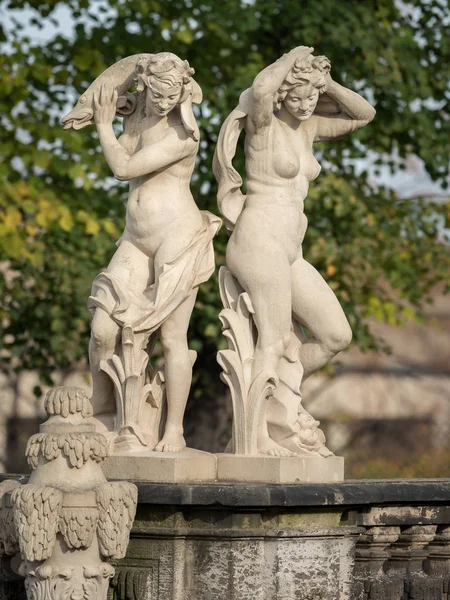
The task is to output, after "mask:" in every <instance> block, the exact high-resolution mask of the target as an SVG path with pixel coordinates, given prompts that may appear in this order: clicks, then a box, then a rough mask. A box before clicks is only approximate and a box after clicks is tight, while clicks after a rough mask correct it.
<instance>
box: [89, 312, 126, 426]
mask: <svg viewBox="0 0 450 600" xmlns="http://www.w3.org/2000/svg"><path fill="white" fill-rule="evenodd" d="M119 340H120V327H119V326H118V325H117V323H115V322H114V321H113V320H112V319H111V317H110V316H109V315H108V313H106V312H105V311H104V310H103V309H101V308H96V309H95V313H94V318H93V319H92V325H91V339H90V342H89V363H90V368H91V373H92V399H91V401H92V405H93V408H94V414H95V415H96V416H97V415H106V414H115V412H116V401H115V396H114V386H113V383H112V381H111V379H110V377H109V375H107V374H106V373H105V372H104V371H102V370H101V369H100V363H101V361H102V360H107V359H109V358H111V357H112V355H113V354H114V353H115V352H116V351H117V347H118V344H119Z"/></svg>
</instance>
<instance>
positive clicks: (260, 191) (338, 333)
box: [63, 46, 375, 456]
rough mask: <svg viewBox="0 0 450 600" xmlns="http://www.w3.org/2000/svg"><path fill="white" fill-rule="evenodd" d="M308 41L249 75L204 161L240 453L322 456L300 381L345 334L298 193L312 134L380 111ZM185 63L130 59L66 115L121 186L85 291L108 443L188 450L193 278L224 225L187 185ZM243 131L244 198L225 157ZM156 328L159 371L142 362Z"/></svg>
mask: <svg viewBox="0 0 450 600" xmlns="http://www.w3.org/2000/svg"><path fill="white" fill-rule="evenodd" d="M312 52H313V48H308V47H304V46H301V47H298V48H295V49H294V50H292V51H291V52H289V53H287V54H285V55H283V56H282V57H281V58H280V59H279V60H277V61H276V62H275V63H274V64H272V65H270V66H269V67H267V68H266V69H264V70H263V71H262V72H261V73H260V74H259V75H258V76H257V77H256V78H255V80H254V82H253V85H252V87H251V88H250V89H248V90H246V91H245V92H243V94H242V95H241V97H240V100H239V104H238V106H237V108H236V109H235V110H233V111H232V113H231V114H230V115H229V116H228V118H227V119H226V121H225V122H224V124H223V126H222V128H221V131H220V134H219V138H218V143H217V148H216V152H215V156H214V162H213V171H214V175H215V177H216V179H217V182H218V186H219V188H218V206H219V210H220V213H221V214H222V216H223V218H224V221H225V224H226V227H227V228H228V229H229V230H230V231H231V237H230V239H229V242H228V246H227V255H226V264H227V266H226V267H222V269H221V271H220V275H219V283H220V291H221V296H222V301H223V304H224V310H223V311H222V313H221V320H222V323H223V327H224V335H225V336H226V337H227V339H228V345H229V348H228V350H224V351H221V352H220V353H219V362H220V364H221V366H222V368H223V378H224V380H225V381H226V382H227V383H228V385H229V386H230V389H231V395H232V400H233V410H234V423H233V437H232V442H231V444H230V448H229V449H230V450H231V451H233V452H234V453H235V454H244V455H256V454H268V455H272V456H293V455H311V454H313V455H319V456H327V455H329V454H331V453H330V452H329V451H328V450H327V448H326V447H325V444H324V443H325V438H324V436H323V433H322V432H321V430H320V429H319V428H318V422H317V421H315V420H314V419H313V418H312V417H311V415H310V414H309V413H308V412H307V411H306V410H305V409H304V408H303V407H302V403H301V399H302V398H301V393H300V386H301V383H302V381H303V380H304V379H305V378H306V377H308V376H309V375H311V373H314V372H315V371H317V370H318V369H320V368H321V367H323V366H324V365H325V364H327V362H328V361H329V360H330V359H331V358H332V357H333V356H334V355H335V354H336V353H337V352H339V351H340V350H342V349H344V348H345V347H346V346H347V345H348V344H349V342H350V339H351V330H350V327H349V324H348V322H347V319H346V317H345V315H344V312H343V310H342V308H341V306H340V305H339V302H338V301H337V299H336V297H335V295H334V293H333V292H332V291H331V289H330V288H329V286H328V285H327V284H326V282H325V281H324V280H323V279H322V277H321V276H320V275H319V273H318V272H317V271H316V270H315V269H314V268H313V267H312V266H311V265H310V264H309V263H308V262H306V261H305V260H304V258H303V256H302V241H303V237H304V235H305V231H306V227H307V218H306V216H305V214H304V211H303V203H304V199H305V198H306V196H307V193H308V186H309V182H310V181H312V180H313V179H315V178H316V177H317V176H318V175H319V172H320V165H319V164H318V162H317V161H316V159H315V158H314V156H313V153H312V146H313V142H318V141H324V140H335V139H339V138H340V137H342V136H343V135H345V134H347V133H350V132H351V131H354V130H356V129H358V128H360V127H363V126H364V125H366V124H367V123H369V122H370V121H371V120H372V119H373V117H374V115H375V111H374V109H373V108H372V106H371V105H370V104H369V103H368V102H367V101H366V100H364V99H363V98H362V97H361V96H359V95H358V94H356V93H355V92H352V91H350V90H349V89H346V88H344V87H343V86H341V85H339V84H338V83H336V82H335V81H334V80H333V79H332V78H331V75H330V62H329V61H328V59H327V58H325V57H323V56H317V57H316V56H313V54H312ZM193 74H194V70H193V69H192V68H191V67H190V66H189V64H188V62H187V61H183V60H181V59H180V58H178V57H177V56H176V55H174V54H171V53H168V52H163V53H160V54H141V55H136V56H130V57H128V58H125V59H123V60H121V61H119V62H118V63H116V64H115V65H113V66H112V67H110V68H109V69H107V70H106V71H105V72H104V73H103V74H102V75H100V76H99V77H98V78H97V79H96V80H95V81H94V83H93V84H92V85H91V86H90V87H89V88H88V89H87V91H86V92H85V93H84V94H83V95H82V96H81V98H80V99H79V101H78V103H77V105H76V106H75V108H74V109H73V110H72V111H71V112H70V113H69V114H68V115H67V116H66V117H65V118H64V119H63V124H64V126H65V127H66V128H69V127H73V128H74V129H79V128H81V127H84V126H86V125H88V124H91V123H93V122H95V124H96V126H97V130H98V135H99V139H100V142H101V145H102V148H103V152H104V154H105V157H106V160H107V161H108V164H109V166H110V167H111V170H112V171H113V173H114V175H115V177H116V178H117V179H119V180H121V181H129V197H128V203H127V215H126V226H125V230H124V232H123V235H122V237H121V239H120V240H119V241H118V243H117V246H118V248H117V250H116V252H115V254H114V256H113V258H112V260H111V262H110V264H109V265H108V267H107V268H106V269H105V271H104V272H102V273H100V274H99V275H98V276H97V277H96V278H95V280H94V282H93V286H92V294H91V296H90V299H89V306H90V309H91V311H92V312H93V322H92V335H91V343H90V352H89V355H90V364H91V371H92V378H93V395H92V404H93V407H94V413H95V417H96V420H97V421H96V423H97V427H98V430H99V431H103V432H110V435H111V437H112V438H113V440H114V447H115V449H116V451H117V452H118V453H120V452H129V451H130V450H139V449H140V450H145V449H148V450H156V451H160V452H177V451H181V450H183V448H184V447H185V441H184V437H183V415H184V410H185V406H186V401H187V397H188V393H189V389H190V384H191V377H192V365H193V363H194V361H195V353H194V352H193V351H190V350H189V348H188V343H187V329H188V325H189V319H190V316H191V313H192V310H193V307H194V304H195V299H196V294H197V289H198V286H199V285H200V284H201V283H202V282H204V281H206V280H207V279H208V278H209V277H210V276H211V274H212V272H213V270H214V254H213V246H212V239H213V237H214V235H215V234H216V232H217V231H218V229H219V228H220V225H221V220H220V219H219V218H218V217H216V216H214V215H212V214H210V213H208V212H206V211H200V210H199V209H198V208H197V205H196V203H195V201H194V198H193V197H192V194H191V191H190V179H191V176H192V173H193V170H194V168H195V160H196V155H197V151H198V148H199V130H198V126H197V123H196V120H195V115H194V112H193V104H198V103H200V102H201V100H202V93H201V90H200V87H199V86H198V84H197V83H196V81H195V80H194V79H193ZM133 86H134V88H135V91H133V92H131V93H130V91H129V90H130V89H131V88H132V87H133ZM116 115H119V116H122V117H123V134H122V135H121V136H120V138H119V139H117V138H116V135H115V133H114V130H113V126H112V122H113V120H114V117H115V116H116ZM243 129H244V130H245V134H246V137H245V157H246V195H245V196H244V195H243V193H242V192H241V185H242V179H241V177H240V176H239V174H238V173H237V171H236V170H235V169H234V167H233V165H232V159H233V157H234V154H235V150H236V145H237V142H238V138H239V135H240V133H241V131H242V130H243ZM305 329H306V330H307V333H305ZM157 339H159V340H160V343H161V346H162V350H163V354H164V364H163V365H162V366H161V365H159V366H158V365H156V366H155V365H153V364H151V361H150V360H149V359H150V358H151V355H152V351H153V348H154V344H155V342H156V341H157Z"/></svg>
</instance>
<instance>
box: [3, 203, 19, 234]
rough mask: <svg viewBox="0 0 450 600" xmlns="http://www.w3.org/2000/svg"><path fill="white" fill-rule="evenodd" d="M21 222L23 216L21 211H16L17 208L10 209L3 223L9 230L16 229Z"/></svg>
mask: <svg viewBox="0 0 450 600" xmlns="http://www.w3.org/2000/svg"><path fill="white" fill-rule="evenodd" d="M21 222H22V215H21V214H20V211H18V210H16V209H15V208H10V209H8V210H7V211H6V214H5V216H4V217H3V223H4V224H5V225H6V227H7V228H8V229H16V228H17V226H18V225H19V223H21Z"/></svg>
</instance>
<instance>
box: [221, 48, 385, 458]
mask: <svg viewBox="0 0 450 600" xmlns="http://www.w3.org/2000/svg"><path fill="white" fill-rule="evenodd" d="M312 52H313V48H308V47H305V46H300V47H298V48H295V49H294V50H292V51H291V52H289V53H288V54H285V55H284V56H282V57H281V58H280V59H278V60H277V61H276V62H275V63H274V64H272V65H270V66H269V67H267V68H266V69H264V70H263V71H262V72H261V73H260V74H259V75H258V76H257V77H256V78H255V80H254V82H253V85H252V87H251V88H250V89H249V90H247V91H245V92H244V93H243V94H242V95H241V98H240V101H239V106H238V107H237V108H236V109H235V110H234V111H233V112H232V113H231V114H230V115H229V117H228V118H227V120H226V121H225V123H224V125H223V127H222V130H221V132H220V135H219V140H218V144H217V149H216V154H215V157H214V173H215V176H216V179H217V180H218V183H219V192H218V204H219V208H220V211H221V213H222V215H223V216H224V218H225V221H226V224H227V227H228V228H229V229H230V230H232V234H231V237H230V240H229V242H228V247H227V254H226V260H227V267H228V271H226V270H224V271H222V274H221V278H220V281H221V293H222V299H223V301H224V305H225V310H224V311H223V313H222V320H223V322H224V328H225V334H226V335H227V337H228V338H232V340H233V345H232V346H230V350H227V351H224V352H222V353H220V354H219V361H220V362H221V364H222V366H223V367H224V378H225V379H226V381H227V382H228V383H229V385H230V386H231V388H232V395H233V400H234V403H235V407H234V411H235V419H236V413H237V412H238V413H240V414H241V417H240V419H241V421H242V423H244V421H245V423H244V424H243V425H241V426H237V425H236V424H235V426H234V430H233V440H234V445H235V452H236V451H238V452H242V453H244V454H254V453H257V452H258V453H267V454H271V455H275V456H286V455H291V454H292V453H303V452H312V453H318V454H322V455H324V456H326V455H327V454H329V451H328V450H327V449H326V448H325V446H324V441H325V440H324V437H323V434H322V432H321V431H320V430H318V429H317V425H318V423H317V421H314V419H312V417H311V416H310V415H309V414H308V413H307V412H306V411H305V410H304V409H303V408H302V407H301V395H300V383H301V381H302V379H305V378H306V377H308V376H309V375H311V374H312V373H314V372H315V371H317V370H318V369H320V368H321V367H323V366H324V365H326V364H327V363H328V362H329V361H330V359H331V358H332V357H333V356H334V355H335V354H336V353H337V352H339V351H341V350H343V349H344V348H346V347H347V346H348V344H349V343H350V340H351V330H350V326H349V324H348V322H347V319H346V317H345V314H344V312H343V310H342V308H341V306H340V304H339V302H338V300H337V298H336V297H335V295H334V293H333V292H332V290H331V289H330V287H329V286H328V285H327V283H326V282H325V281H324V280H323V278H322V277H321V275H320V274H319V273H318V272H317V271H316V270H315V269H314V267H312V266H311V265H310V264H309V263H308V262H307V261H306V260H305V259H304V258H303V255H302V241H303V238H304V235H305V232H306V227H307V218H306V216H305V214H304V206H303V205H304V200H305V198H306V197H307V194H308V186H309V183H310V182H311V181H313V180H314V179H316V177H318V175H319V173H320V165H319V164H318V162H317V160H316V159H315V158H314V155H313V152H312V146H313V143H314V142H320V141H324V140H335V139H339V138H341V137H342V136H343V135H345V134H347V133H350V132H352V131H355V130H356V129H359V128H360V127H363V126H364V125H367V123H369V122H370V121H371V120H372V119H373V117H374V115H375V110H374V109H373V108H372V106H371V105H370V104H369V103H368V102H367V101H366V100H364V98H362V97H361V96H360V95H358V94H357V93H355V92H353V91H351V90H349V89H346V88H344V87H343V86H341V85H339V84H338V83H336V82H335V81H333V79H332V78H331V75H330V62H329V60H328V59H327V58H325V57H323V56H318V57H315V56H313V55H312ZM242 129H245V133H246V138H245V158H246V191H247V193H246V196H244V195H243V194H242V193H241V191H240V186H241V184H242V179H241V178H240V176H239V175H238V173H237V172H236V171H235V169H234V168H233V166H232V162H231V161H232V158H233V156H234V153H235V149H236V144H237V139H238V137H239V133H240V131H241V130H242ZM239 297H241V298H242V301H241V303H240V305H239V306H241V309H240V310H241V315H240V318H241V319H243V318H244V317H245V314H244V313H245V312H246V313H247V314H248V318H251V319H252V320H253V322H254V325H255V326H256V330H255V329H254V330H253V331H252V332H251V333H250V337H251V339H250V340H247V342H248V341H249V342H250V346H251V347H252V348H253V349H252V351H251V352H250V353H248V352H247V354H246V355H245V356H244V354H245V352H244V351H243V350H242V348H243V347H244V345H245V344H243V336H244V333H243V329H242V328H241V329H239V327H238V326H237V325H236V322H237V321H236V318H235V317H232V316H230V315H231V312H230V311H234V313H236V311H237V308H239V307H238V304H239V303H238V302H237V300H238V298H239ZM244 304H245V305H246V308H244ZM233 319H234V320H233ZM303 327H305V328H306V329H307V331H308V332H309V336H308V338H307V339H306V338H305V337H304V335H303V331H302V328H303ZM245 335H247V334H245ZM239 344H240V346H241V349H240V350H239V352H238V354H239V361H240V362H239V365H238V364H237V362H236V360H237V359H236V352H235V348H236V346H239ZM245 347H246V348H248V347H249V344H247V345H246V346H245ZM233 352H234V354H233ZM236 382H238V383H236ZM268 386H269V387H270V388H271V392H272V394H273V396H272V397H271V398H270V399H269V400H267V398H268V397H269V396H270V393H269V392H268ZM238 388H239V389H238ZM245 398H246V399H245ZM239 403H241V404H246V403H247V406H246V409H245V410H244V409H242V408H241V409H239V408H238V407H237V404H239ZM250 414H251V415H253V417H252V421H251V422H250V417H249V415H250ZM241 429H244V430H246V432H247V433H246V434H245V436H244V437H245V438H246V439H245V440H244V437H243V436H242V434H241V433H240V430H241ZM238 430H239V431H238ZM250 431H251V433H249V432H250ZM239 436H241V437H240V438H239ZM239 439H240V442H239ZM239 443H240V450H236V444H238V445H239Z"/></svg>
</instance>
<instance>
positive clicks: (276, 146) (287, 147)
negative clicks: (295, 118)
mask: <svg viewBox="0 0 450 600" xmlns="http://www.w3.org/2000/svg"><path fill="white" fill-rule="evenodd" d="M290 133H291V132H289V131H287V130H286V126H285V125H284V123H281V122H280V121H279V120H278V119H277V118H274V119H273V121H272V131H271V134H272V140H271V141H272V144H271V145H272V156H273V170H274V171H275V173H276V174H277V175H278V176H279V177H282V178H283V179H293V178H294V177H296V176H297V175H298V173H299V171H300V159H299V155H298V152H297V150H296V147H295V144H294V142H293V139H292V136H291V135H290Z"/></svg>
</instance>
